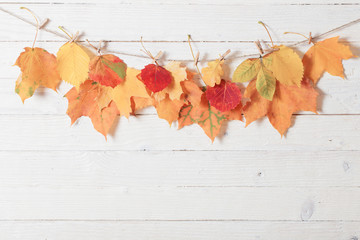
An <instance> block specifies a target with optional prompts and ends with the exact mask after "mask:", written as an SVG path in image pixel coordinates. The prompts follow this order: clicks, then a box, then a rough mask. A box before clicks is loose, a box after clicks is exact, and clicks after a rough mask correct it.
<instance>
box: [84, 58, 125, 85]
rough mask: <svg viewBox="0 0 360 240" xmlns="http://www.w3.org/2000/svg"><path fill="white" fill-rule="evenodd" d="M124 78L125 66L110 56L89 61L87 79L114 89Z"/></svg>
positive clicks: (118, 59)
mask: <svg viewBox="0 0 360 240" xmlns="http://www.w3.org/2000/svg"><path fill="white" fill-rule="evenodd" d="M125 76H126V64H125V63H124V62H123V61H122V60H121V59H120V58H118V57H117V56H115V55H112V54H106V55H100V56H96V57H94V58H93V59H92V60H91V61H90V66H89V77H90V78H91V79H92V80H94V81H95V82H99V83H100V84H101V85H104V86H109V87H112V88H114V87H116V86H117V85H119V84H120V83H122V82H123V81H124V79H125Z"/></svg>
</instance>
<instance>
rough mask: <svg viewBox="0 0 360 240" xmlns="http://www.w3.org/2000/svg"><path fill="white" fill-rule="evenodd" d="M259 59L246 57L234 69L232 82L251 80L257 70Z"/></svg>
mask: <svg viewBox="0 0 360 240" xmlns="http://www.w3.org/2000/svg"><path fill="white" fill-rule="evenodd" d="M259 68H260V59H246V60H245V61H243V62H242V63H241V64H240V65H239V66H238V67H237V68H236V70H235V72H234V74H233V79H232V81H233V82H248V81H251V80H253V79H254V78H255V77H256V75H257V74H258V72H259Z"/></svg>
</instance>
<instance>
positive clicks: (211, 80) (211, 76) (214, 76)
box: [201, 59, 224, 87]
mask: <svg viewBox="0 0 360 240" xmlns="http://www.w3.org/2000/svg"><path fill="white" fill-rule="evenodd" d="M223 63H224V60H221V61H220V60H219V59H217V60H215V61H211V62H208V67H205V68H203V69H201V74H202V79H203V80H204V82H205V84H206V85H208V86H210V87H213V86H215V84H220V82H221V77H222V76H223V75H224V71H223V69H222V65H223Z"/></svg>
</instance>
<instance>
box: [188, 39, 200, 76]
mask: <svg viewBox="0 0 360 240" xmlns="http://www.w3.org/2000/svg"><path fill="white" fill-rule="evenodd" d="M188 43H189V47H190V52H191V55H192V57H193V59H194V64H195V67H196V70H197V72H198V74H199V76H200V79H201V80H203V79H202V75H201V72H200V69H199V66H198V62H199V55H200V53H199V52H198V53H197V54H196V57H195V55H194V51H193V49H192V46H191V35H190V34H188Z"/></svg>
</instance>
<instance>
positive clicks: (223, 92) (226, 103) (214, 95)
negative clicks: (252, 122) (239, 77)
mask: <svg viewBox="0 0 360 240" xmlns="http://www.w3.org/2000/svg"><path fill="white" fill-rule="evenodd" d="M206 97H207V99H208V100H209V102H210V105H211V106H212V107H215V108H216V109H217V110H219V111H221V112H226V111H230V110H231V109H234V108H235V107H236V106H237V105H238V104H239V103H240V101H241V91H240V89H239V87H238V86H237V85H236V84H235V83H231V82H229V81H225V80H222V81H221V83H220V84H219V85H215V86H214V87H207V90H206Z"/></svg>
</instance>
